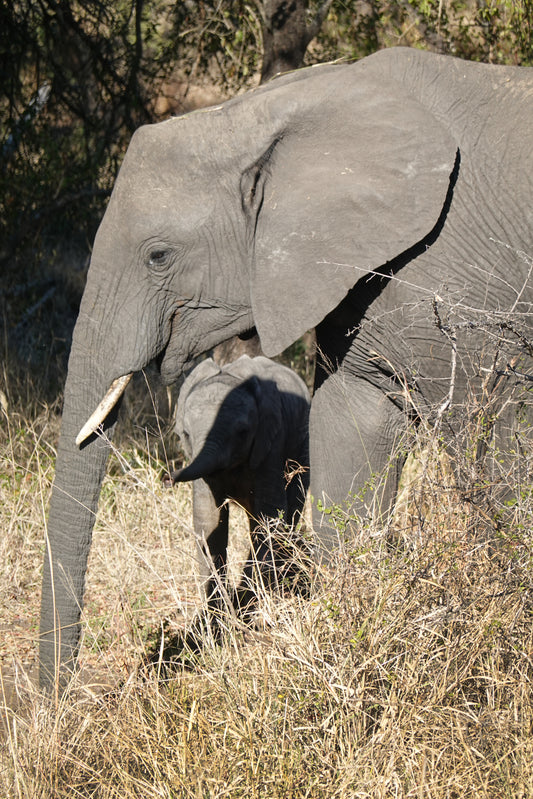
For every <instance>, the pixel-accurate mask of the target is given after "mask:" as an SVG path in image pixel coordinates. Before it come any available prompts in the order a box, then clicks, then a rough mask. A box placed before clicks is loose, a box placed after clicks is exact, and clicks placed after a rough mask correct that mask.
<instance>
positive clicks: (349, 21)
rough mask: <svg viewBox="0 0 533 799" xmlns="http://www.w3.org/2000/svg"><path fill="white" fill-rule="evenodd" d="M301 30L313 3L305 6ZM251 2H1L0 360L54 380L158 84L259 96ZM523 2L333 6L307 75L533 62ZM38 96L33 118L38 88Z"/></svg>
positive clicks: (406, 0) (390, 0) (258, 50)
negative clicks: (98, 238)
mask: <svg viewBox="0 0 533 799" xmlns="http://www.w3.org/2000/svg"><path fill="white" fill-rule="evenodd" d="M308 6H309V15H310V18H313V15H315V14H316V13H317V11H318V9H319V7H320V6H321V2H319V0H309V3H308ZM263 11H264V8H263V3H262V2H261V0H249V1H248V2H245V0H222V1H221V0H197V1H196V0H182V1H181V2H171V0H108V1H107V2H104V0H84V1H83V2H81V1H80V0H15V2H8V1H7V0H2V2H1V3H0V74H1V75H2V81H1V85H0V289H1V291H0V296H1V300H0V315H1V319H0V329H1V330H2V335H3V337H4V339H5V343H4V352H5V353H6V354H7V353H8V352H10V353H12V354H13V358H12V360H14V362H15V363H16V364H20V366H21V368H23V369H27V368H28V365H29V366H30V367H32V368H35V369H36V370H37V372H38V373H39V375H40V377H41V379H42V381H43V390H44V388H46V387H47V390H49V391H50V392H52V393H54V392H55V391H56V390H57V379H58V377H59V378H61V377H62V373H63V371H64V368H65V362H66V355H67V353H68V349H69V344H70V333H71V330H72V327H73V323H74V320H75V317H76V313H77V307H78V303H79V299H80V296H81V292H82V290H83V285H84V281H85V273H86V268H87V265H88V261H89V256H90V249H91V242H92V239H93V237H94V233H95V231H96V227H97V225H98V221H99V219H100V218H101V215H102V213H103V210H104V208H105V203H106V201H107V197H108V196H109V193H110V190H111V187H112V185H113V181H114V179H115V176H116V173H117V170H118V167H119V165H120V162H121V159H122V156H123V154H124V151H125V149H126V147H127V143H128V141H129V138H130V136H131V134H132V132H133V130H134V129H135V128H136V127H137V126H138V125H140V124H142V123H145V122H152V121H157V120H158V119H160V118H163V116H164V115H165V114H166V115H168V113H169V112H171V111H172V108H171V109H168V108H166V110H165V113H164V114H163V116H162V115H161V113H160V111H159V110H158V104H157V98H158V97H159V96H160V94H161V91H162V90H163V89H164V87H165V85H167V84H168V82H169V81H173V80H174V81H181V85H184V86H187V85H197V86H203V87H211V88H213V87H214V88H215V89H216V90H217V92H219V93H220V95H221V96H230V95H232V94H234V93H236V92H237V91H240V90H242V89H244V88H247V87H250V86H253V85H255V84H257V82H258V80H259V73H260V68H261V61H262V15H263ZM532 27H533V0H333V2H332V3H331V6H330V8H329V13H328V16H327V19H326V21H325V23H324V25H323V26H322V29H321V31H320V34H319V35H318V37H317V38H316V39H315V40H314V41H313V42H311V44H310V46H309V48H308V51H307V54H306V63H307V64H311V63H316V62H321V61H329V60H334V59H338V58H348V59H353V58H360V57H362V56H365V55H367V54H369V53H371V52H373V51H375V50H377V49H380V48H383V47H391V46H396V45H409V46H414V47H420V48H424V49H429V50H435V51H438V52H444V53H451V54H454V55H456V56H459V57H461V58H467V59H475V60H482V61H487V62H493V63H508V64H522V65H528V64H532V63H533V45H532V38H531V31H532ZM43 88H44V90H45V92H46V93H48V99H47V101H46V103H45V104H44V105H43V107H42V108H41V109H40V110H38V109H37V104H36V102H35V100H36V98H37V96H38V92H39V90H41V91H42V90H43Z"/></svg>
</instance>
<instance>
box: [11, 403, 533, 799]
mask: <svg viewBox="0 0 533 799" xmlns="http://www.w3.org/2000/svg"><path fill="white" fill-rule="evenodd" d="M31 418H32V421H28V419H25V418H24V416H23V415H21V414H19V413H18V412H17V410H16V409H13V408H11V407H9V408H8V411H7V414H4V421H5V426H4V427H3V428H2V440H1V442H0V443H1V457H2V467H1V472H2V478H1V480H2V482H1V490H2V498H1V509H0V514H1V516H2V528H3V530H4V531H5V532H4V536H3V538H2V543H1V547H2V552H1V557H0V608H1V613H2V633H3V647H2V653H1V660H0V665H1V675H2V689H3V691H4V699H3V707H2V714H1V715H2V719H3V732H2V739H1V741H2V749H1V753H0V796H2V797H4V796H5V797H6V798H7V797H24V798H25V799H34V798H35V799H37V797H39V798H40V797H43V799H44V797H47V798H48V797H54V798H55V797H58V798H59V797H69V798H70V797H102V798H103V797H106V799H107V798H108V797H109V798H111V797H117V798H118V797H120V799H130V797H147V796H154V797H155V796H157V797H159V796H160V797H247V799H248V798H249V797H268V799H275V797H284V798H285V797H328V799H330V798H331V797H334V798H338V799H341V798H342V799H347V798H348V797H350V798H352V797H372V799H375V798H376V797H406V798H407V797H417V798H418V797H420V798H421V797H424V799H429V798H430V797H431V799H443V798H444V797H449V798H450V799H451V798H452V797H457V798H458V799H459V797H461V799H463V798H464V797H476V799H477V798H478V797H494V798H495V797H513V798H516V799H518V798H519V797H523V798H524V799H525V797H529V796H532V795H533V765H532V764H533V704H532V702H531V692H532V680H533V625H532V611H533V604H532V590H533V579H532V578H533V575H532V566H531V528H532V524H531V522H532V515H533V508H532V505H531V501H530V494H531V486H530V485H524V486H522V487H521V489H519V490H518V491H517V493H518V494H519V495H520V496H521V497H522V500H523V501H521V503H519V507H513V508H512V509H511V510H512V514H513V515H512V516H510V517H509V518H506V520H505V521H501V520H500V521H499V522H498V523H494V521H493V520H490V519H487V518H486V513H485V514H484V512H482V509H480V508H478V507H476V506H473V505H472V504H471V503H467V502H465V501H464V499H463V498H462V497H461V496H460V495H459V494H458V492H457V491H456V489H455V488H454V486H453V481H451V480H450V478H449V475H448V474H447V472H446V469H445V468H444V466H443V460H442V458H441V456H440V454H439V453H438V452H436V450H435V449H432V448H430V449H429V450H428V449H426V450H425V454H424V457H420V458H419V459H418V462H419V463H421V462H422V463H423V464H424V468H423V469H419V472H418V475H417V476H416V479H413V480H412V483H411V485H410V486H408V487H406V489H405V490H406V495H404V501H403V502H402V509H401V513H400V512H399V513H398V514H397V515H396V518H395V526H394V529H392V530H380V529H378V528H376V527H374V528H371V529H366V530H365V531H364V533H363V532H361V535H360V536H359V538H357V539H356V540H351V541H350V543H349V545H348V544H347V546H346V548H345V551H343V552H341V553H339V555H338V557H337V558H336V560H335V562H333V563H331V564H330V565H329V566H328V567H327V568H324V569H322V570H321V571H320V572H317V573H316V574H314V575H313V590H312V596H311V598H310V599H309V600H305V599H303V598H299V597H284V598H280V597H275V596H272V595H269V594H268V593H267V592H260V594H259V609H258V613H257V625H256V626H255V627H254V628H249V629H248V630H246V629H243V628H242V627H241V626H239V625H238V624H235V623H232V621H231V619H230V618H228V620H227V633H226V636H225V640H224V641H223V643H222V644H221V645H215V644H213V642H212V641H210V640H209V639H208V638H207V637H206V640H205V642H204V644H205V645H204V647H203V649H202V651H201V652H200V653H199V654H197V655H196V657H195V659H194V663H193V668H189V669H187V670H186V669H185V668H183V669H180V668H178V669H177V670H176V672H175V673H172V674H171V675H170V676H169V675H167V676H166V677H165V679H161V678H158V673H157V666H156V667H155V668H148V667H146V666H144V665H143V654H144V653H146V652H148V651H150V648H151V647H153V642H154V640H155V638H156V637H157V635H158V633H159V630H160V628H161V624H162V622H163V621H166V623H167V625H166V626H167V628H168V629H170V630H176V629H179V628H180V626H182V625H183V623H184V621H185V620H186V619H188V618H190V617H191V615H192V614H193V612H194V609H195V608H196V606H197V603H198V589H197V585H196V582H195V578H194V557H193V551H194V550H193V546H192V536H191V528H190V518H191V515H190V507H189V503H190V499H189V494H188V492H187V491H186V490H184V489H181V490H180V491H179V492H168V491H163V490H162V488H161V487H160V481H159V476H160V470H161V463H160V462H159V460H157V459H156V458H154V456H153V454H150V452H151V446H150V443H149V442H147V445H146V446H145V447H144V448H135V447H134V446H132V445H131V444H128V442H122V444H121V448H120V449H121V452H122V453H123V456H122V457H121V458H118V457H115V456H114V463H113V465H112V468H111V470H110V474H109V476H108V477H107V478H106V482H105V486H104V491H103V495H102V503H101V510H100V513H99V518H98V523H97V528H96V530H95V537H94V547H93V550H92V553H91V562H90V569H89V574H88V583H87V596H86V609H85V614H84V619H85V633H84V641H83V646H82V651H81V656H80V660H81V672H80V675H79V677H78V679H77V681H76V683H75V684H73V685H72V687H71V690H70V691H69V693H68V694H67V695H66V696H65V697H64V698H63V699H62V700H61V701H60V703H59V704H58V706H57V707H54V706H51V705H48V704H47V703H46V702H44V701H43V700H42V699H41V698H40V697H39V696H38V695H37V693H36V691H35V689H34V688H33V685H32V677H33V671H32V668H33V666H34V664H35V656H36V649H35V637H36V624H37V614H38V595H39V571H40V565H41V556H42V526H43V519H44V514H45V510H46V507H47V503H48V495H49V490H50V480H51V477H52V467H53V455H54V452H53V448H52V447H51V445H50V443H49V442H50V441H53V440H54V439H55V437H56V434H57V426H58V423H57V415H56V414H55V412H54V410H53V409H46V408H44V409H40V411H37V410H36V411H35V412H33V415H32V417H31ZM122 467H124V469H123V468H122ZM524 497H529V501H528V502H526V501H525V500H524ZM339 518H341V519H342V515H339ZM243 537H244V536H243V535H242V532H241V538H243ZM159 677H160V675H159Z"/></svg>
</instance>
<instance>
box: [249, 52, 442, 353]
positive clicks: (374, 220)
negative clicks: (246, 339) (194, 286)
mask: <svg viewBox="0 0 533 799" xmlns="http://www.w3.org/2000/svg"><path fill="white" fill-rule="evenodd" d="M276 84H277V81H274V82H273V83H272V84H269V85H268V87H266V90H265V91H264V92H261V90H259V91H258V92H257V94H256V96H255V97H253V102H252V103H250V111H251V112H252V114H253V116H254V119H255V120H256V122H255V130H256V131H263V133H264V134H266V135H265V138H264V141H263V149H262V152H261V154H260V156H259V158H258V159H257V160H256V161H255V163H254V164H253V166H251V167H249V168H248V169H247V170H246V171H245V172H244V174H243V177H242V179H241V191H242V203H243V208H244V210H245V214H246V215H247V218H248V221H249V229H250V230H251V231H253V233H252V235H253V242H254V262H253V274H252V284H251V296H252V309H253V317H254V321H255V325H256V328H257V330H258V332H259V336H260V339H261V346H262V348H263V351H264V352H265V354H266V355H269V356H272V355H275V354H277V353H279V352H281V351H282V350H283V349H285V348H286V347H287V346H288V345H289V344H291V343H292V342H293V341H294V340H295V339H297V338H298V337H299V336H301V335H302V334H303V333H304V332H305V331H306V330H308V329H310V328H312V327H314V326H315V325H317V324H318V323H319V322H320V321H321V320H322V319H323V318H324V317H325V316H326V315H327V314H328V313H329V312H330V311H331V310H332V309H333V308H335V307H336V306H337V305H338V303H339V302H340V301H341V300H342V298H343V297H344V296H345V295H346V293H347V292H348V291H349V289H351V288H352V287H353V286H354V285H355V284H356V283H357V281H358V280H360V279H361V278H362V277H364V276H365V275H368V274H369V273H372V272H373V271H374V270H376V269H378V268H379V267H382V266H383V265H384V264H386V263H387V262H388V261H390V260H392V259H394V258H395V257H397V256H399V255H400V254H401V253H403V252H404V251H406V250H408V249H409V248H410V247H412V246H414V245H415V244H417V243H418V242H421V241H422V240H423V239H424V238H425V237H426V236H428V235H429V234H430V233H431V231H432V230H433V229H434V228H435V226H436V225H437V223H438V222H439V219H440V217H441V214H442V213H443V209H444V206H445V202H446V197H447V192H448V190H449V187H450V176H451V174H452V172H453V169H454V164H455V160H456V156H457V146H456V143H455V142H454V140H453V139H452V137H451V135H450V134H449V132H448V130H447V128H446V127H445V126H444V124H443V122H442V121H441V120H439V119H437V118H436V117H435V116H434V115H433V113H431V112H430V111H429V110H428V108H426V107H425V106H423V105H422V104H421V103H420V102H419V101H418V100H417V99H416V98H414V97H413V96H411V95H410V93H409V91H408V90H407V89H406V87H405V86H404V85H403V84H402V83H401V82H397V81H396V80H394V79H393V78H391V77H390V74H389V75H386V74H385V70H384V69H383V68H382V66H381V64H380V61H379V59H377V58H374V57H371V58H370V59H364V60H363V61H360V62H358V63H357V64H352V65H343V66H337V67H336V66H329V67H323V68H322V67H317V68H311V69H308V70H304V71H303V72H301V73H296V77H295V78H291V76H289V77H288V79H287V80H284V79H283V78H282V79H280V82H279V84H278V85H276ZM260 112H262V114H260ZM258 119H259V120H260V122H261V124H259V123H258V121H257V120H258ZM265 120H266V121H265ZM265 129H268V132H267V131H266V130H265Z"/></svg>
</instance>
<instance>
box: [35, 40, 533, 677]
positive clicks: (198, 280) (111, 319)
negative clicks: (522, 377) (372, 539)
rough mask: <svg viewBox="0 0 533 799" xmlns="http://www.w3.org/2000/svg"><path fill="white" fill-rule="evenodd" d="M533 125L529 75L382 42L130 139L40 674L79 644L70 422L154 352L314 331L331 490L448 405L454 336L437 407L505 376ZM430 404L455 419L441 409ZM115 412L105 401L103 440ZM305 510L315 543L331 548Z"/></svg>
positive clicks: (173, 358) (529, 249) (89, 348)
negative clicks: (506, 325)
mask: <svg viewBox="0 0 533 799" xmlns="http://www.w3.org/2000/svg"><path fill="white" fill-rule="evenodd" d="M532 120H533V70H531V69H527V68H522V69H520V68H512V67H499V66H487V65H483V64H478V63H467V62H464V61H461V60H456V59H453V58H449V57H445V56H439V55H434V54H431V53H424V52H420V51H416V50H409V49H403V48H395V49H390V50H385V51H381V52H378V53H376V54H375V55H372V56H370V57H368V58H365V59H363V60H361V61H360V62H358V63H356V64H349V65H347V64H343V65H323V66H319V67H313V68H310V69H305V70H301V71H296V72H294V73H291V74H288V75H286V76H283V77H281V78H278V79H276V80H274V81H272V82H270V83H268V84H266V85H265V86H262V87H260V88H259V89H257V90H256V91H254V92H251V93H248V94H244V95H241V96H239V97H237V98H235V99H233V100H231V101H229V102H227V103H224V104H223V105H221V106H219V107H216V108H212V109H209V110H205V111H200V112H197V113H193V114H191V115H188V116H185V117H180V118H175V119H170V120H168V121H166V122H163V123H160V124H157V125H152V126H147V127H143V128H141V129H140V130H138V131H137V132H136V133H135V135H134V136H133V138H132V141H131V144H130V146H129V148H128V152H127V154H126V157H125V159H124V163H123V165H122V168H121V170H120V174H119V176H118V178H117V181H116V185H115V188H114V191H113V194H112V197H111V199H110V202H109V206H108V209H107V211H106V213H105V216H104V218H103V220H102V223H101V225H100V228H99V230H98V233H97V236H96V240H95V243H94V250H93V255H92V259H91V266H90V269H89V274H88V279H87V286H86V289H85V293H84V296H83V300H82V303H81V308H80V314H79V319H78V322H77V325H76V329H75V332H74V337H73V343H72V351H71V356H70V362H69V370H68V378H67V383H66V387H65V401H64V411H63V423H62V432H61V439H60V443H59V451H58V457H57V465H56V477H55V485H54V490H53V496H52V501H51V507H50V515H49V522H48V535H49V540H48V543H49V551H50V553H51V556H52V561H51V562H52V570H53V581H51V579H50V564H49V561H48V557H47V558H46V561H45V566H44V582H43V594H42V618H41V666H42V679H43V682H44V683H46V682H47V680H48V679H49V677H50V675H51V674H53V673H54V666H55V664H56V663H58V664H59V663H60V664H61V665H63V666H65V667H67V666H69V667H70V666H72V664H73V661H74V659H75V655H76V650H77V644H78V636H79V624H78V622H79V615H80V608H81V605H82V601H83V589H84V576H85V570H86V564H87V555H88V551H89V547H90V543H91V533H92V527H93V522H94V516H95V513H96V509H97V503H98V495H99V491H100V484H101V481H102V478H103V475H104V471H105V464H106V460H107V455H108V447H107V446H106V445H105V443H104V442H102V441H101V440H100V439H99V438H98V437H96V436H94V435H92V436H91V437H89V438H88V439H87V440H86V441H85V442H84V443H82V444H81V445H80V446H77V445H76V443H75V438H76V436H77V434H78V432H79V430H80V428H81V426H82V425H83V424H84V422H85V421H86V419H87V417H88V416H89V414H90V413H91V412H92V411H93V409H94V407H95V406H96V404H97V403H98V402H99V401H100V399H101V397H102V396H103V395H104V394H105V392H106V390H107V388H108V386H109V385H110V383H111V381H113V380H114V379H115V378H117V377H119V376H120V375H124V374H127V373H130V372H135V371H137V370H139V369H141V368H142V367H144V366H145V365H146V364H147V363H148V362H150V361H151V360H152V359H157V362H158V363H159V366H160V370H161V375H162V378H163V380H164V381H166V382H168V383H171V382H172V381H174V380H176V378H177V377H178V376H179V375H180V373H181V372H182V371H183V369H184V368H185V367H187V365H188V364H189V363H190V362H191V360H192V359H193V358H195V357H196V356H197V355H199V354H200V353H201V352H203V351H206V350H208V349H210V348H211V347H213V346H215V345H216V344H218V343H219V342H221V341H223V340H224V339H227V338H230V337H231V336H233V335H236V334H242V333H245V332H247V331H249V330H250V329H251V328H252V327H253V326H255V327H256V328H257V331H258V333H259V336H260V339H261V345H262V348H263V352H264V353H265V354H266V355H267V356H272V355H274V354H276V353H279V352H280V351H282V350H283V349H284V348H285V347H287V345H289V344H290V343H291V342H293V341H295V340H296V339H297V338H298V337H299V336H300V335H302V334H303V333H304V332H305V331H306V330H308V329H310V328H313V327H316V333H317V340H318V345H319V349H320V352H321V353H322V359H323V360H322V361H321V362H319V364H318V369H317V380H316V386H315V393H314V397H313V400H312V407H311V415H310V455H311V490H312V494H313V495H314V497H315V499H318V498H323V499H324V501H325V502H326V503H328V504H329V503H330V502H339V503H341V502H343V501H344V499H345V498H346V496H347V495H348V494H349V493H350V492H355V493H357V492H358V491H359V490H360V488H361V487H362V486H363V485H364V483H365V481H366V480H367V479H368V478H369V477H370V476H371V475H372V474H374V473H378V472H380V471H381V470H382V469H383V468H384V467H385V466H386V465H387V464H388V462H389V459H390V457H391V453H392V451H393V448H394V444H395V442H396V441H397V439H398V436H399V435H400V434H401V431H402V430H403V427H404V425H405V420H406V417H407V415H408V414H409V413H410V412H411V410H414V411H415V412H416V413H417V414H418V415H421V416H426V415H427V416H428V417H429V418H430V419H431V418H432V416H431V414H432V413H433V418H434V412H433V410H432V409H435V408H438V407H441V408H443V407H444V406H443V404H442V403H444V402H445V400H446V398H447V397H448V392H449V388H450V375H451V373H452V366H453V358H452V345H453V340H452V339H453V335H454V334H453V331H456V334H457V335H456V338H457V345H456V346H457V358H456V363H455V376H454V379H453V388H454V393H453V397H452V400H453V403H452V406H450V407H451V408H453V407H455V403H459V402H461V401H462V400H463V399H464V398H465V395H466V391H467V385H468V384H470V387H471V389H472V390H473V391H475V390H476V389H477V388H479V387H480V385H481V383H482V381H485V385H488V386H489V388H490V389H492V387H494V386H496V387H497V386H498V384H499V386H501V385H502V384H503V385H505V386H507V385H511V384H513V383H519V382H520V381H519V377H517V373H518V374H520V373H522V372H524V371H525V370H527V369H529V368H530V364H528V363H525V358H526V354H525V353H524V352H523V351H522V349H521V338H520V336H523V337H526V338H528V337H529V339H531V335H530V334H531V302H532V285H531V279H530V270H531V260H528V257H529V259H530V258H531V255H532V254H533V201H532V200H533V192H532V175H533V124H532ZM524 253H525V254H526V255H527V256H528V257H526V255H524ZM509 309H512V310H513V314H514V320H515V321H514V325H515V328H516V331H517V332H512V331H510V330H507V331H506V337H507V339H508V342H509V346H508V349H509V350H512V351H510V352H503V350H502V358H501V359H498V360H497V361H494V360H493V359H491V358H490V357H489V356H488V355H485V354H484V352H483V351H482V349H481V347H482V344H483V341H484V339H485V337H486V336H488V337H489V339H490V337H491V336H492V337H493V338H494V337H495V335H496V333H497V332H498V330H497V326H494V320H496V322H497V321H498V320H501V319H502V318H507V312H508V310H509ZM489 312H490V313H492V316H491V315H489ZM439 320H440V322H439ZM467 323H468V324H470V327H468V324H467ZM491 324H492V325H493V326H492V327H491V326H490V325H491ZM450 331H452V332H450ZM517 333H518V334H517ZM510 359H512V360H510ZM507 364H510V365H511V366H512V367H513V369H514V370H515V371H513V369H509V368H507ZM500 367H501V368H500ZM484 370H485V371H484ZM498 370H499V371H500V374H499V375H498ZM406 389H408V391H407V390H406ZM442 418H443V421H444V420H446V421H451V424H452V425H453V415H452V416H449V415H448V410H447V411H446V414H443V415H442ZM115 420H116V410H115V411H113V412H110V413H109V415H108V417H107V420H106V422H105V425H104V427H105V430H106V433H107V435H108V436H111V434H112V431H113V426H114V424H115ZM399 466H400V461H398V463H397V464H395V465H394V466H393V468H391V469H389V479H388V482H387V485H386V487H385V490H384V493H383V495H382V497H381V501H382V505H383V507H384V508H386V507H388V506H389V505H390V502H391V501H392V498H393V497H394V494H395V491H396V475H397V473H398V471H399ZM320 522H321V520H320V517H319V516H317V518H316V520H315V526H316V528H317V546H318V545H320V546H322V547H323V548H324V549H325V550H328V549H331V548H332V547H334V546H335V543H336V538H335V535H334V534H333V533H332V531H331V530H330V529H329V528H328V527H326V526H324V527H321V526H320Z"/></svg>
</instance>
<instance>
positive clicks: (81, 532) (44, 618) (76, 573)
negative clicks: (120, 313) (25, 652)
mask: <svg viewBox="0 0 533 799" xmlns="http://www.w3.org/2000/svg"><path fill="white" fill-rule="evenodd" d="M94 318H95V314H93V319H94ZM105 341H106V338H105V331H103V330H102V329H101V328H100V327H99V325H98V324H97V323H95V324H93V325H92V327H91V329H90V330H89V326H88V325H87V324H86V322H85V318H81V319H80V320H78V323H77V325H76V328H75V330H74V336H73V343H72V350H71V355H70V359H69V367H68V376H67V381H66V384H65V398H64V407H63V417H62V423H61V435H60V439H59V445H58V451H57V459H56V470H55V478H54V486H53V490H52V497H51V501H50V510H49V516H48V524H47V536H46V541H45V555H44V568H43V584H42V596H41V623H40V639H39V643H40V658H39V659H40V683H41V686H42V687H43V688H46V689H48V690H50V689H51V688H53V686H54V685H55V681H56V680H57V679H58V680H59V688H60V690H62V688H63V687H64V685H65V683H66V681H67V679H68V675H69V672H71V671H72V670H73V667H74V665H75V660H76V656H77V651H78V645H79V637H80V614H81V609H82V606H83V593H84V587H85V572H86V569H87V559H88V555H89V549H90V545H91V539H92V530H93V526H94V521H95V517H96V511H97V508H98V497H99V493H100V487H101V483H102V480H103V477H104V474H105V467H106V462H107V458H108V454H109V446H108V444H107V443H106V442H105V441H103V440H102V438H100V437H98V436H96V435H90V437H89V438H88V439H86V440H85V441H84V442H83V443H82V444H80V445H78V444H77V443H76V437H77V436H78V434H79V432H80V430H81V428H82V426H83V425H84V423H85V422H86V421H87V419H88V417H89V415H90V414H91V411H93V410H94V408H95V407H96V406H97V405H98V402H99V401H100V400H101V399H102V397H103V396H104V394H105V393H106V390H107V389H108V387H109V383H110V382H111V379H112V376H113V375H112V374H111V375H110V374H109V372H107V374H106V371H107V370H106V369H103V368H99V365H100V364H101V363H104V364H108V363H109V359H107V361H106V358H105V354H106V353H105ZM118 406H119V402H115V405H114V407H113V408H112V409H108V410H107V416H106V418H105V420H104V421H103V422H102V424H103V429H104V433H105V436H106V437H107V438H109V439H110V438H111V437H112V433H113V430H114V427H115V423H116V418H117V414H118Z"/></svg>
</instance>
